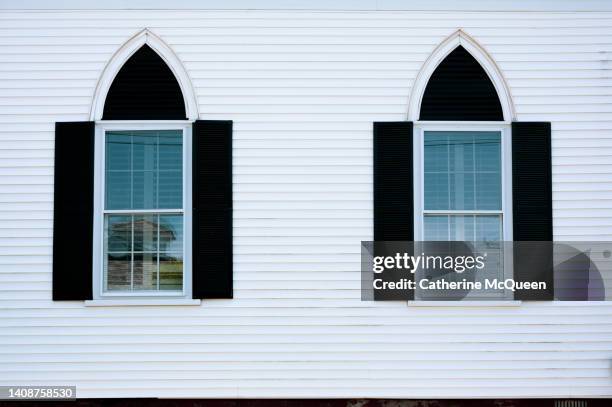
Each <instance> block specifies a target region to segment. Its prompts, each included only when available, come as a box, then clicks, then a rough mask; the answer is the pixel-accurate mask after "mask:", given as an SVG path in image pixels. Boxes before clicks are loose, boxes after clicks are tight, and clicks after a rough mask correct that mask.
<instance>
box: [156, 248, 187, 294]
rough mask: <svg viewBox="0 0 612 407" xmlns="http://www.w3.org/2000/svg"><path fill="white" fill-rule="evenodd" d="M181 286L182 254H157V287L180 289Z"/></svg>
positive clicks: (161, 288)
mask: <svg viewBox="0 0 612 407" xmlns="http://www.w3.org/2000/svg"><path fill="white" fill-rule="evenodd" d="M182 287H183V254H182V253H161V254H160V256H159V289H160V290H180V289H182Z"/></svg>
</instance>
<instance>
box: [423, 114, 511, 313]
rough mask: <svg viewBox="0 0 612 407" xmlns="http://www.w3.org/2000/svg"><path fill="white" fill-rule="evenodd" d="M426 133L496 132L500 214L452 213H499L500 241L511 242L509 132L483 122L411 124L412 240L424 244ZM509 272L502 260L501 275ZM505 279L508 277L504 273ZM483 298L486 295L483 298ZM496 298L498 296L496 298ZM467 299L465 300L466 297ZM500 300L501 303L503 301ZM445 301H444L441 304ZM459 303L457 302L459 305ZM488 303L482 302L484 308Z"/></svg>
mask: <svg viewBox="0 0 612 407" xmlns="http://www.w3.org/2000/svg"><path fill="white" fill-rule="evenodd" d="M425 131H499V132H501V138H502V143H501V145H502V154H501V159H502V163H501V169H502V209H501V211H497V210H495V211H480V210H478V211H469V210H466V211H453V213H459V212H461V213H468V214H469V213H501V214H502V240H503V241H512V240H513V238H512V131H511V123H509V122H486V121H475V122H474V121H460V122H446V121H418V122H415V123H414V131H413V151H414V161H413V183H414V190H413V192H414V240H415V241H424V227H423V219H424V214H425V211H424V206H425V204H424V201H425V192H424V182H423V176H424V172H425V168H424V150H425V146H424V133H425ZM433 212H439V213H448V212H449V211H444V210H442V211H431V210H428V211H427V213H433ZM511 270H512V259H511V258H508V256H506V257H505V258H504V272H505V273H509V272H511ZM506 277H511V276H508V274H506ZM418 292H419V290H416V291H415V300H417V301H418V300H420V298H419V296H418ZM485 296H486V295H485ZM497 298H499V297H497ZM466 299H467V300H469V298H468V297H466ZM503 299H512V292H510V291H506V292H505V293H504V296H503ZM503 299H502V298H500V300H502V301H503ZM443 302H446V301H443ZM460 303H461V302H458V304H460ZM486 303H487V302H483V305H485V306H486Z"/></svg>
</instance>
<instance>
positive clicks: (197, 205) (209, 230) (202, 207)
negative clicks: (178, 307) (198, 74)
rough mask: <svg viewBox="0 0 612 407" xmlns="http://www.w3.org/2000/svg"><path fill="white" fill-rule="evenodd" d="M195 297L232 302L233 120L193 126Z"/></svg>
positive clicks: (203, 121) (210, 121) (208, 121)
mask: <svg viewBox="0 0 612 407" xmlns="http://www.w3.org/2000/svg"><path fill="white" fill-rule="evenodd" d="M192 164H193V298H232V295H233V275H232V274H233V273H232V268H233V259H232V253H233V245H232V122H231V121H227V120H197V121H196V122H195V123H194V124H193V163H192Z"/></svg>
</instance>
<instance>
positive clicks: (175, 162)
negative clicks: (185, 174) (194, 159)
mask: <svg viewBox="0 0 612 407" xmlns="http://www.w3.org/2000/svg"><path fill="white" fill-rule="evenodd" d="M182 158H183V142H182V137H181V135H180V134H173V132H167V131H166V132H160V135H159V169H160V171H168V170H171V171H181V172H182V171H183V160H182Z"/></svg>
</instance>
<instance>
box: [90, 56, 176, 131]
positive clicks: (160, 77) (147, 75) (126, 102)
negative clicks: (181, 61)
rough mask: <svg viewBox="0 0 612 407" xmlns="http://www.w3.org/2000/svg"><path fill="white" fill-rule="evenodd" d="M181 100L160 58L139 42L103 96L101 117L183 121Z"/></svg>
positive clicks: (173, 78)
mask: <svg viewBox="0 0 612 407" xmlns="http://www.w3.org/2000/svg"><path fill="white" fill-rule="evenodd" d="M186 118H187V116H186V114H185V101H184V99H183V94H182V92H181V88H180V86H179V83H178V81H177V80H176V77H175V76H174V74H173V73H172V71H171V70H170V68H169V67H168V65H166V63H165V62H164V60H163V59H162V58H161V57H160V56H159V55H158V54H157V53H156V52H155V51H154V50H152V49H151V48H150V47H149V46H148V45H146V44H145V45H143V46H142V47H141V48H140V49H139V50H138V51H136V52H135V53H134V55H132V56H131V57H130V59H128V60H127V62H126V63H125V64H124V65H123V67H122V68H121V70H120V71H119V73H118V74H117V76H115V79H114V80H113V83H112V85H111V86H110V89H109V91H108V95H107V96H106V101H105V103H104V114H103V116H102V119H105V120H183V119H186Z"/></svg>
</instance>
